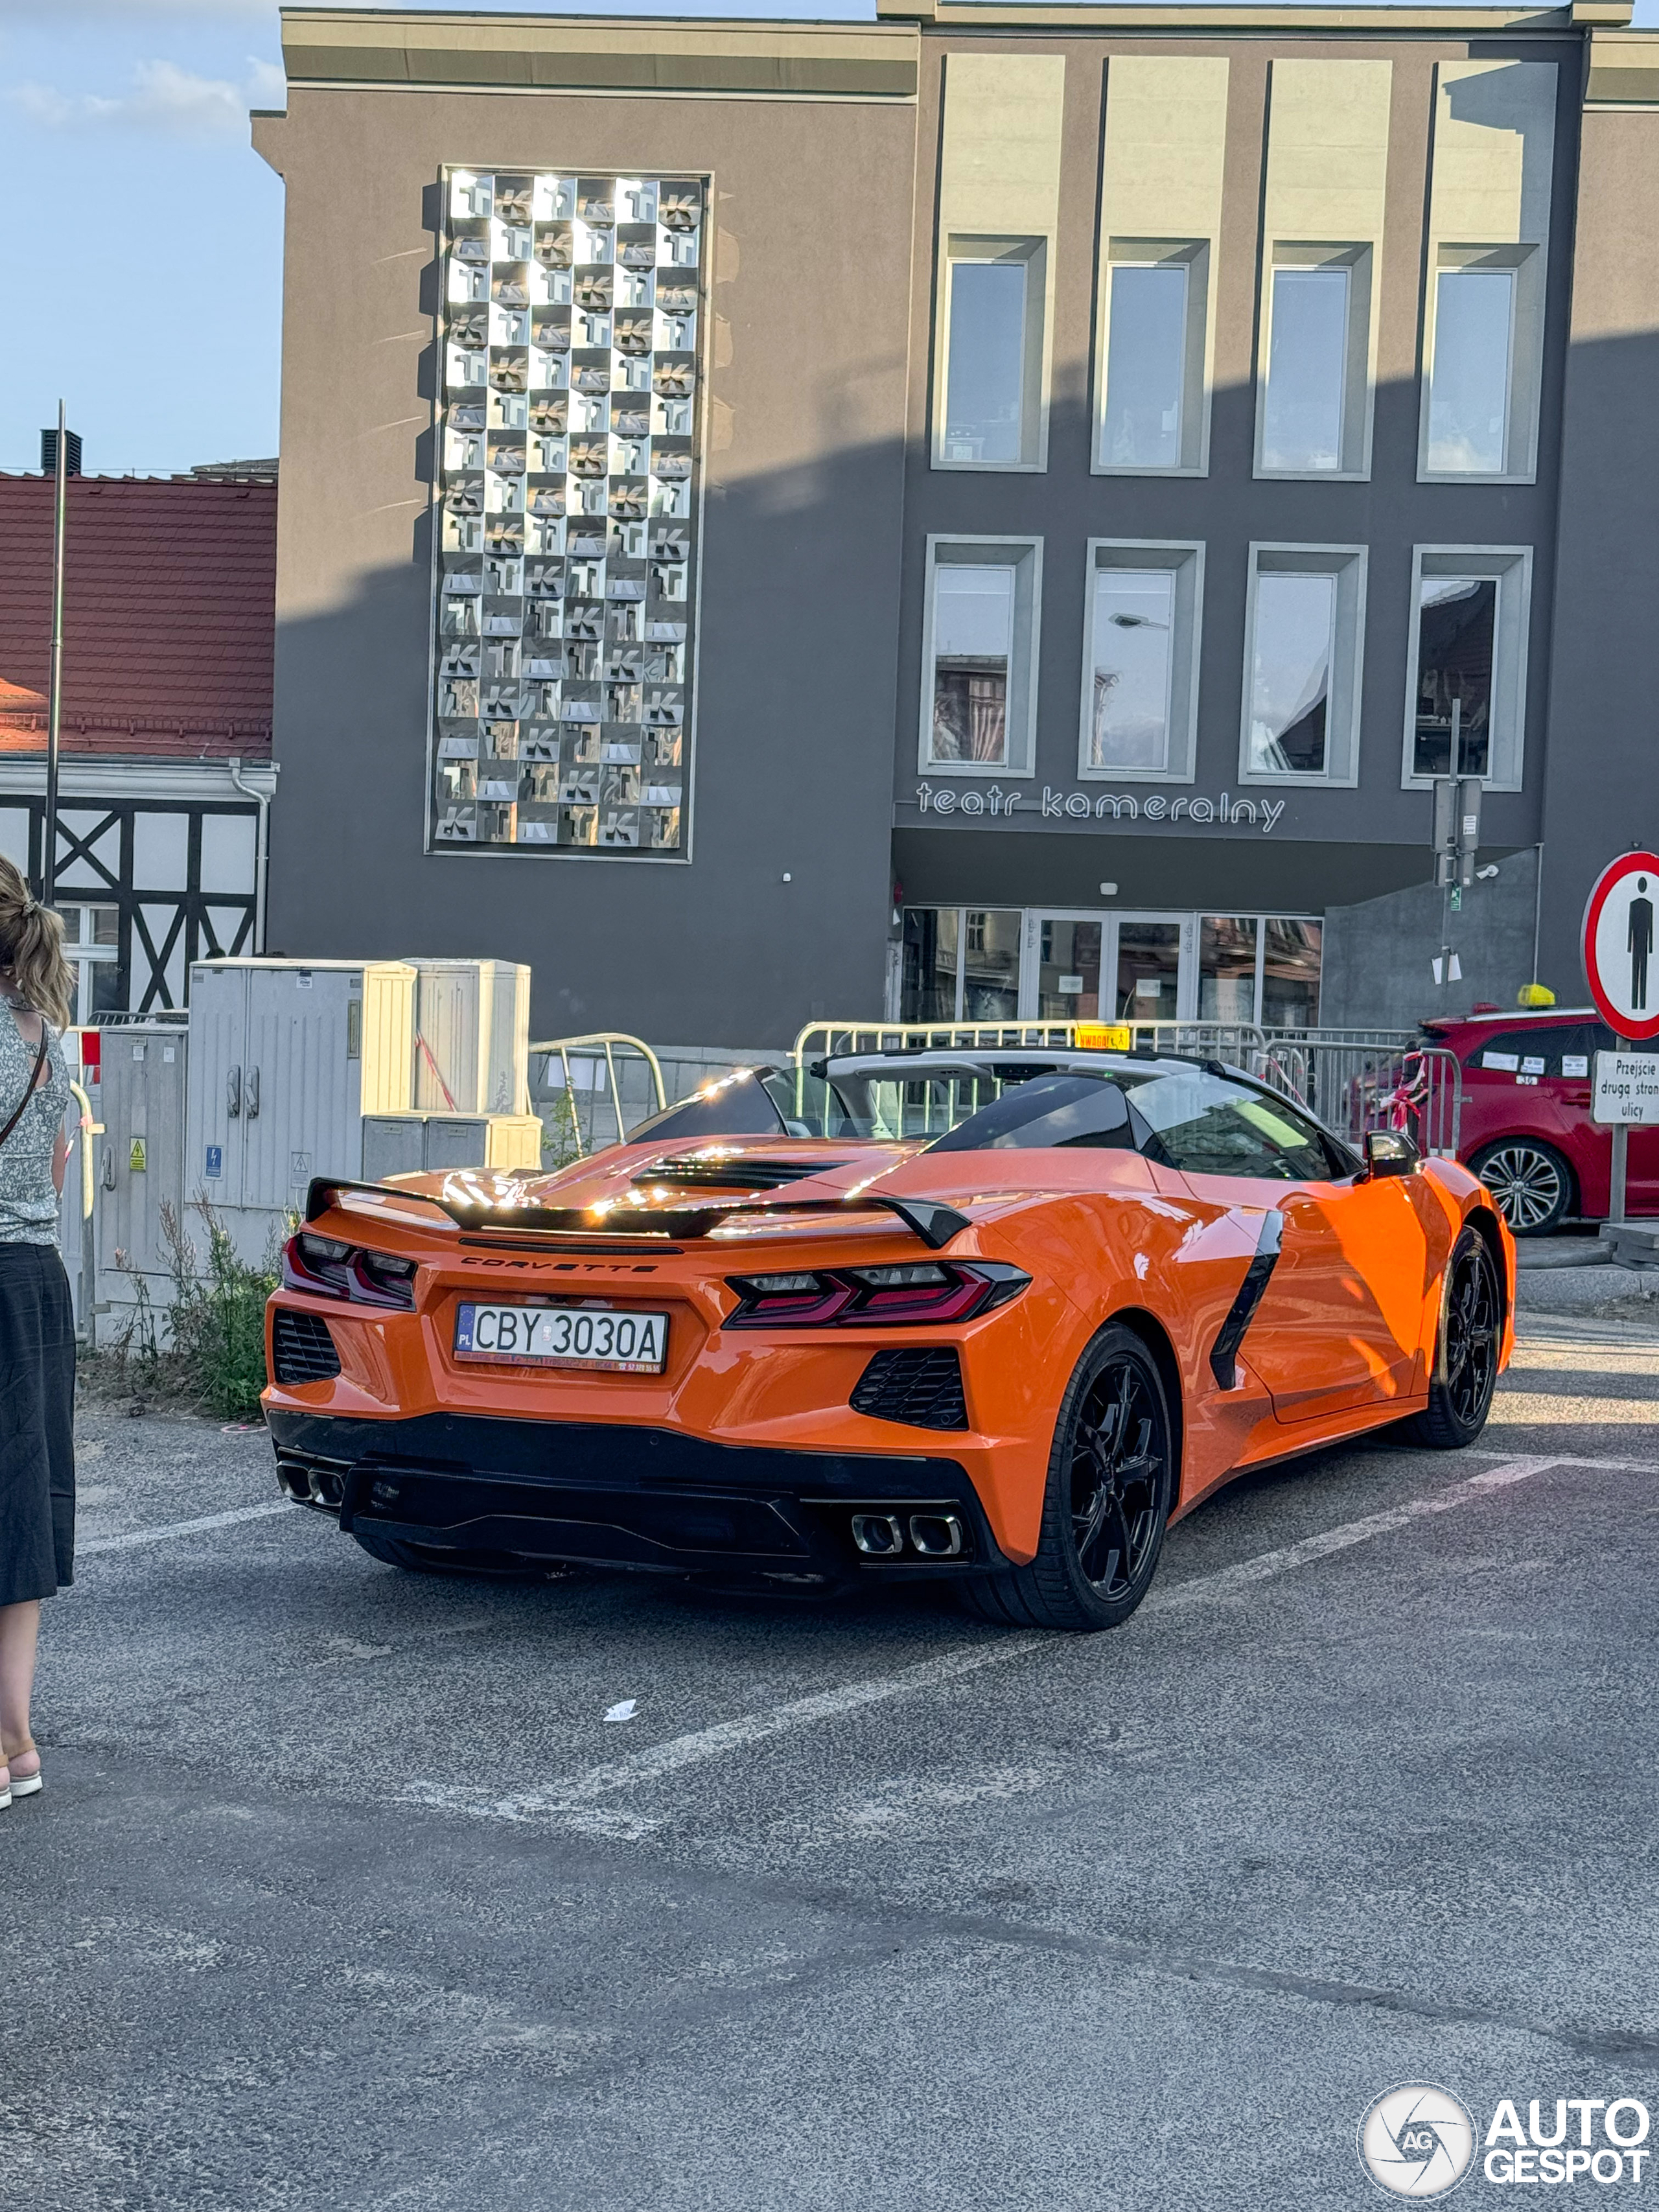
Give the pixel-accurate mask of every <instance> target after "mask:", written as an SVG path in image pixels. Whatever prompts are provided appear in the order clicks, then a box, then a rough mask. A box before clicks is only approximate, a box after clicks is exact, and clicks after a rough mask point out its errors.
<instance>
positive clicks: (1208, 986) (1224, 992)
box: [1198, 915, 1260, 1022]
mask: <svg viewBox="0 0 1659 2212" xmlns="http://www.w3.org/2000/svg"><path fill="white" fill-rule="evenodd" d="M1259 928H1260V924H1259V923H1258V922H1257V921H1256V920H1255V916H1254V915H1235V916H1228V915H1205V917H1204V920H1203V922H1202V924H1201V925H1200V929H1199V937H1198V1018H1199V1019H1200V1021H1201V1022H1254V1021H1255V951H1256V938H1257V933H1258V931H1259Z"/></svg>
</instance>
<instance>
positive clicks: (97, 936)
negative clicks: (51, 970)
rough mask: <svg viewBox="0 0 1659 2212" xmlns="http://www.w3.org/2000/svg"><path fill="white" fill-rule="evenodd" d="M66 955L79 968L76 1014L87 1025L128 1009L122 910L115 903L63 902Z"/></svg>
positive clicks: (77, 972)
mask: <svg viewBox="0 0 1659 2212" xmlns="http://www.w3.org/2000/svg"><path fill="white" fill-rule="evenodd" d="M57 911H58V914H59V915H61V916H62V917H63V922H64V958H65V959H66V960H67V961H68V962H69V963H70V967H72V968H73V969H74V970H75V1005H74V1006H73V1008H72V1010H71V1012H72V1018H73V1019H74V1020H75V1021H76V1023H77V1024H82V1025H83V1026H88V1025H91V1024H95V1023H96V1022H97V1020H98V1019H99V1018H100V1015H103V1014H113V1013H119V1012H124V1011H125V994H124V993H123V992H122V989H121V913H120V908H118V907H113V906H63V905H60V906H59V907H58V908H57Z"/></svg>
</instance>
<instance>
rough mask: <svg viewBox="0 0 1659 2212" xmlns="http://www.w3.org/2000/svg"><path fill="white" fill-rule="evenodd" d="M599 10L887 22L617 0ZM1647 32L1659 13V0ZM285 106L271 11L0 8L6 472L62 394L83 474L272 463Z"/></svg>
mask: <svg viewBox="0 0 1659 2212" xmlns="http://www.w3.org/2000/svg"><path fill="white" fill-rule="evenodd" d="M410 4H414V5H417V6H418V5H421V4H422V0H410ZM571 4H572V0H565V5H566V8H567V9H568V8H569V7H570V6H571ZM504 5H505V6H506V7H507V8H510V7H511V0H504ZM513 12H518V11H517V10H513ZM603 12H606V13H618V14H628V15H635V14H640V15H643V14H653V15H654V14H659V13H668V12H672V13H676V14H684V15H802V16H811V17H823V16H829V15H843V16H869V15H872V14H873V13H874V9H873V4H872V0H839V4H838V0H813V4H810V5H806V6H790V5H789V4H787V0H748V4H745V0H720V4H718V5H710V6H697V5H695V4H687V0H680V4H679V5H678V6H675V5H674V4H673V0H634V4H630V0H613V4H612V5H611V7H610V8H608V9H605V10H604V11H603ZM1636 20H1637V21H1638V23H1640V22H1648V21H1659V0H1641V4H1639V5H1638V9H1637V15H1636ZM282 105H283V74H282V67H281V52H280V47H279V42H278V38H277V26H276V8H275V6H274V5H271V4H270V0H0V195H3V204H4V205H6V206H7V207H8V208H9V209H10V210H11V214H10V217H9V220H8V222H6V224H5V225H4V226H3V228H0V287H3V290H0V296H3V297H4V298H5V299H7V300H8V301H9V302H10V303H11V313H10V314H9V318H8V321H9V331H8V337H9V343H8V345H7V347H6V349H5V353H4V356H3V366H0V469H33V468H37V467H38V466H39V465H40V429H41V428H42V426H43V425H46V424H48V423H51V422H55V421H56V419H57V406H58V398H59V397H60V396H61V397H62V398H64V400H65V401H66V402H67V404H68V407H69V419H70V426H71V428H75V429H77V430H79V431H80V433H81V435H82V440H83V441H84V447H85V465H86V467H87V469H88V471H89V472H97V473H100V474H109V475H118V474H121V473H122V472H124V471H127V470H137V471H141V472H153V473H155V474H164V473H166V472H167V471H171V470H173V469H183V468H188V467H189V466H190V465H191V464H192V463H194V462H197V461H215V460H228V459H232V458H237V457H240V458H247V459H252V458H255V457H258V456H260V455H264V454H269V453H275V452H276V405H277V368H278V360H279V334H280V328H281V317H282V221H283V187H282V185H281V183H280V181H279V180H278V179H277V178H276V177H275V176H273V175H272V173H270V170H269V169H267V168H266V167H265V166H264V162H263V161H260V160H259V159H258V156H257V155H255V154H254V153H253V152H252V149H251V148H250V146H249V144H248V131H247V110H248V108H249V107H250V106H256V107H279V106H282Z"/></svg>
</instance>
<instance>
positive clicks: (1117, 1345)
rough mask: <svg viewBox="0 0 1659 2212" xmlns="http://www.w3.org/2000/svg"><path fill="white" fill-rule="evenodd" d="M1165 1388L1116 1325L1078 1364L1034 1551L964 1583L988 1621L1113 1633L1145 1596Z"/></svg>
mask: <svg viewBox="0 0 1659 2212" xmlns="http://www.w3.org/2000/svg"><path fill="white" fill-rule="evenodd" d="M1174 1475H1175V1462H1174V1452H1173V1449H1172V1440H1171V1425H1170V1412H1169V1405H1168V1401H1167V1400H1166V1398H1165V1396H1164V1383H1163V1379H1162V1377H1161V1376H1159V1374H1158V1368H1157V1365H1156V1364H1155V1363H1154V1361H1153V1359H1152V1354H1151V1352H1149V1351H1148V1350H1147V1348H1146V1344H1145V1342H1144V1341H1143V1340H1142V1339H1141V1338H1140V1337H1139V1336H1138V1335H1136V1334H1135V1333H1134V1331H1133V1329H1130V1328H1124V1327H1123V1326H1122V1325H1121V1324H1115V1325H1113V1326H1110V1327H1109V1328H1104V1329H1103V1330H1102V1331H1101V1333H1100V1334H1099V1335H1098V1336H1097V1337H1096V1339H1095V1340H1094V1342H1093V1343H1092V1344H1091V1346H1090V1347H1089V1349H1088V1351H1087V1352H1085V1354H1084V1356H1083V1358H1082V1359H1081V1361H1080V1362H1079V1365H1078V1369H1077V1372H1076V1373H1075V1374H1074V1375H1073V1377H1072V1380H1071V1383H1070V1384H1069V1385H1068V1386H1067V1389H1066V1396H1065V1399H1064V1401H1062V1403H1061V1406H1060V1419H1059V1420H1058V1421H1057V1423H1056V1424H1055V1428H1054V1449H1053V1451H1052V1453H1051V1455H1050V1457H1049V1462H1048V1489H1047V1491H1046V1492H1045V1495H1044V1498H1043V1508H1042V1534H1041V1537H1040V1539H1039V1541H1038V1547H1037V1555H1036V1559H1033V1560H1032V1561H1031V1563H1030V1565H1029V1566H1025V1567H1015V1568H1013V1569H1012V1570H1010V1571H1007V1572H1006V1573H1002V1574H999V1575H993V1576H988V1577H985V1578H983V1579H981V1580H978V1581H975V1582H972V1583H967V1584H966V1585H964V1595H965V1596H966V1597H967V1598H968V1600H969V1603H970V1604H971V1605H972V1606H973V1607H974V1609H975V1611H977V1612H979V1613H983V1614H984V1615H986V1616H987V1618H988V1619H990V1620H1000V1621H1012V1622H1018V1624H1020V1625H1021V1626H1035V1627H1041V1628H1073V1629H1078V1628H1080V1629H1095V1628H1115V1627H1116V1626H1118V1624H1119V1623H1120V1622H1121V1621H1124V1620H1127V1619H1128V1617H1129V1615H1130V1614H1131V1613H1133V1611H1134V1609H1135V1607H1137V1606H1138V1605H1139V1603H1140V1601H1141V1599H1142V1598H1143V1597H1145V1595H1146V1589H1147V1586H1148V1584H1149V1583H1151V1581H1152V1574H1153V1571H1154V1570H1155V1569H1156V1567H1157V1565H1158V1553H1159V1552H1160V1551H1161V1550H1162V1549H1163V1545H1164V1528H1166V1526H1167V1525H1168V1522H1169V1518H1170V1505H1171V1504H1172V1502H1173V1498H1174V1491H1175V1482H1174Z"/></svg>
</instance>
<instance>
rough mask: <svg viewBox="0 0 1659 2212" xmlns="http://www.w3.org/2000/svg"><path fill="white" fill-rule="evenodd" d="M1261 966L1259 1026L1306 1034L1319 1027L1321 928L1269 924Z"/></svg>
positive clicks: (1301, 923) (1307, 923) (1312, 924)
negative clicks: (1301, 1031)
mask: <svg viewBox="0 0 1659 2212" xmlns="http://www.w3.org/2000/svg"><path fill="white" fill-rule="evenodd" d="M1266 929H1267V942H1266V944H1265V945H1264V947H1263V950H1262V962H1261V1026H1262V1027H1263V1028H1264V1029H1270V1030H1273V1029H1278V1030H1307V1029H1316V1028H1317V1027H1318V1025H1319V960H1320V951H1321V944H1322V938H1323V935H1324V927H1323V925H1322V923H1320V922H1317V921H1269V922H1267V924H1266Z"/></svg>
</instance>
